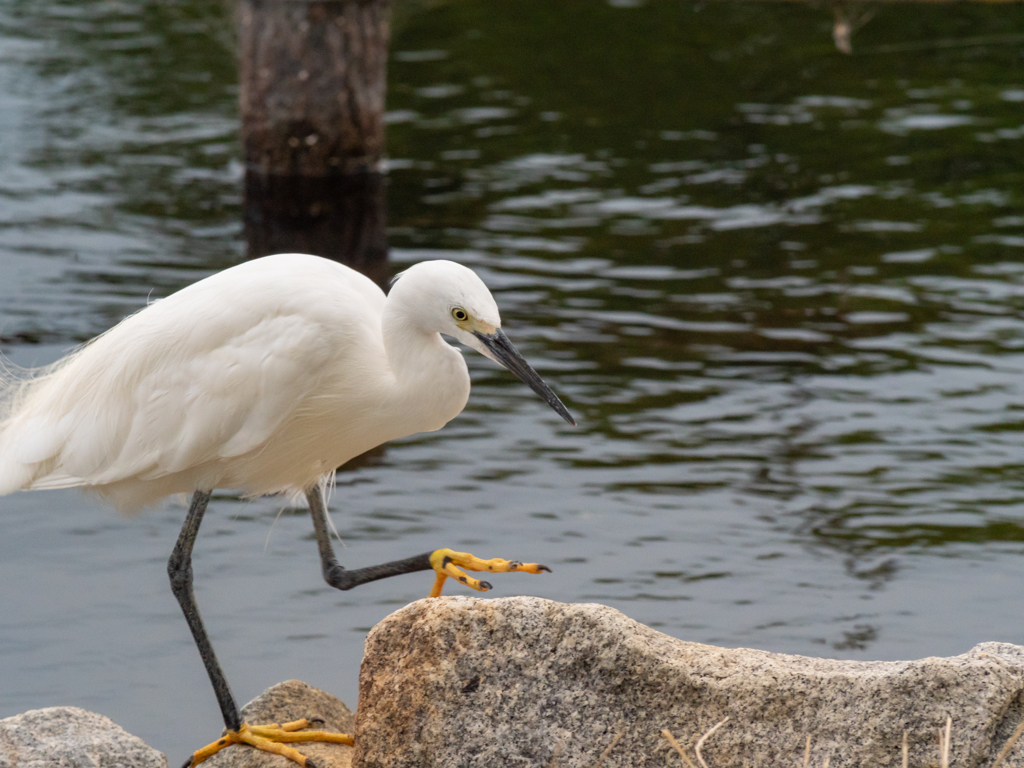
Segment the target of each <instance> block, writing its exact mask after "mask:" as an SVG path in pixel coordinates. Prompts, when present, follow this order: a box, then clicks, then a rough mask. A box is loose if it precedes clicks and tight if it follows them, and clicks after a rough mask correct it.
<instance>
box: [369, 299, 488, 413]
mask: <svg viewBox="0 0 1024 768" xmlns="http://www.w3.org/2000/svg"><path fill="white" fill-rule="evenodd" d="M381 330H382V331H383V336H384V349H385V351H386V352H387V356H388V363H389V365H390V366H391V372H392V375H393V376H394V383H395V387H396V395H397V397H398V399H399V400H400V401H402V402H403V404H404V407H405V408H406V409H407V411H408V412H409V413H410V415H413V414H415V415H416V418H417V419H421V420H422V424H420V425H419V426H417V428H416V431H418V432H429V431H433V430H435V429H440V428H441V427H443V426H444V425H445V424H447V423H448V422H449V421H451V420H452V419H453V418H455V417H456V416H457V415H458V414H459V413H460V412H461V411H462V409H463V408H464V407H465V406H466V401H467V400H468V399H469V372H468V370H467V368H466V361H465V359H463V357H462V353H461V352H459V351H458V350H457V349H455V348H454V347H452V346H451V345H450V344H448V343H447V342H446V341H445V340H444V339H443V338H441V334H439V333H437V332H435V331H427V330H424V329H423V327H422V326H421V325H420V324H419V323H416V322H415V321H414V319H413V318H411V317H409V316H407V314H406V313H404V312H403V311H402V310H401V308H400V307H399V308H395V307H393V306H389V307H386V308H385V311H384V316H383V318H382V328H381Z"/></svg>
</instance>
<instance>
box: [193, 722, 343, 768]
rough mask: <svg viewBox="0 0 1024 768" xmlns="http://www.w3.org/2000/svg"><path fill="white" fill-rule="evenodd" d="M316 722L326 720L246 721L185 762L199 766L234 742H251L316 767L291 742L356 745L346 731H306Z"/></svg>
mask: <svg viewBox="0 0 1024 768" xmlns="http://www.w3.org/2000/svg"><path fill="white" fill-rule="evenodd" d="M314 722H323V721H322V720H305V719H303V720H295V721H294V722H291V723H285V724H284V725H279V724H277V723H271V724H270V725H248V724H247V723H242V727H241V728H239V729H238V730H237V731H227V732H225V734H224V735H223V736H221V737H220V738H219V739H217V740H216V741H215V742H213V743H212V744H208V745H207V746H205V747H203V748H202V749H200V750H197V751H196V752H195V753H193V755H192V759H191V760H189V761H188V762H187V763H185V765H184V766H183V768H189V766H196V765H199V764H200V763H201V762H203V761H204V760H206V759H207V758H209V757H212V756H213V755H215V754H217V753H218V752H220V751H221V750H222V749H224V748H225V747H230V746H231V745H232V744H248V745H249V746H250V747H256V749H262V750H263V751H264V752H272V753H274V754H275V755H282V756H284V757H287V758H288V759H289V760H292V761H294V762H296V763H298V764H299V765H301V766H303V768H316V764H315V763H314V762H313V761H312V760H310V759H309V758H308V757H306V756H305V755H303V754H302V753H301V752H299V751H298V750H297V749H294V748H292V747H289V746H286V745H287V743H295V742H299V741H327V742H331V743H332V744H347V745H348V746H350V747H351V746H352V737H351V736H348V735H346V734H344V733H329V732H327V731H304V730H302V729H303V728H308V727H309V726H310V725H312V724H313V723H314Z"/></svg>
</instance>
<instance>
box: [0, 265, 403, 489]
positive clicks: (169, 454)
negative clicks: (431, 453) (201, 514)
mask: <svg viewBox="0 0 1024 768" xmlns="http://www.w3.org/2000/svg"><path fill="white" fill-rule="evenodd" d="M331 266H332V267H337V266H338V265H331ZM236 269H240V268H236ZM232 271H234V270H228V272H232ZM224 274H228V273H227V272H225V273H221V275H224ZM215 277H220V275H218V276H215ZM235 277H236V278H237V277H238V276H237V275H236V276H235ZM242 277H245V275H244V274H243V275H242ZM260 277H261V279H260V280H258V281H255V283H254V284H247V283H246V282H245V281H244V280H240V279H236V280H235V281H232V282H227V281H224V280H221V281H220V284H218V283H217V282H216V281H214V280H212V279H210V280H207V281H203V282H202V283H199V284H196V286H192V288H197V287H198V286H203V284H204V283H213V284H212V285H210V284H207V285H205V286H204V288H205V290H193V291H191V293H190V292H189V291H190V289H185V290H184V291H181V292H179V293H178V294H175V295H173V296H171V297H169V298H167V299H164V300H162V301H160V302H157V303H155V304H153V305H151V306H150V307H147V308H146V309H145V310H143V311H141V312H139V313H138V314H136V315H133V316H132V317H130V318H128V319H126V320H125V321H123V322H122V323H121V324H119V325H118V326H116V327H115V328H113V329H111V330H110V331H108V332H107V333H106V334H104V335H103V336H101V337H99V338H98V339H96V340H95V341H94V342H92V343H91V344H89V345H87V346H86V347H84V348H83V349H82V350H81V351H79V352H78V353H76V355H75V356H74V357H72V358H71V359H70V360H69V361H68V363H67V364H66V365H64V366H62V367H60V368H58V369H57V370H56V371H55V372H54V373H53V374H52V375H50V376H49V377H47V379H46V380H45V381H44V382H41V383H40V384H41V385H40V387H39V391H38V392H36V393H34V394H33V397H32V399H31V401H30V402H28V403H27V404H26V407H25V408H23V409H22V411H21V412H20V414H19V416H18V417H16V418H15V419H14V420H12V422H11V423H9V424H8V425H7V427H6V429H5V430H4V433H3V434H2V435H0V438H3V439H2V440H0V454H2V452H3V449H4V446H3V444H4V443H7V444H8V448H7V450H8V453H10V452H11V449H10V445H11V444H13V445H14V446H15V447H14V453H15V458H16V459H17V461H18V462H20V464H21V465H22V466H23V467H25V468H26V469H27V468H29V467H31V468H32V471H31V473H30V474H31V480H30V482H29V483H28V486H29V487H33V488H41V487H66V486H71V485H104V484H108V483H114V482H119V481H125V480H132V479H138V480H151V479H154V478H158V477H162V476H165V475H169V474H173V473H176V472H182V471H185V470H188V469H191V468H195V467H198V466H200V465H204V464H208V463H209V462H215V461H217V460H219V459H227V458H230V457H233V456H239V455H242V454H245V453H248V452H250V451H253V450H257V449H259V448H260V447H261V446H262V445H264V444H265V443H266V442H267V441H268V440H270V438H271V437H272V436H273V434H274V432H275V430H277V429H278V428H279V427H280V425H281V424H282V423H283V422H284V421H285V420H286V419H288V417H289V416H290V415H291V414H292V413H293V411H294V410H295V409H296V408H297V407H301V404H302V402H303V401H304V399H305V398H307V397H308V396H310V395H311V394H313V393H314V392H315V390H316V388H317V387H318V386H321V383H322V381H323V376H324V375H325V372H326V371H327V370H328V369H329V367H330V366H328V362H330V363H332V365H333V364H334V363H336V358H337V357H338V355H339V354H341V355H343V354H344V351H345V350H346V349H348V348H350V347H351V346H352V344H351V343H350V341H352V339H350V338H349V337H353V336H357V337H359V338H362V337H365V336H366V335H367V325H366V322H365V318H374V317H376V318H379V309H380V307H381V306H382V303H383V294H382V293H381V292H380V290H379V289H378V288H376V286H374V285H373V284H372V283H370V281H368V280H366V283H369V285H370V286H372V288H373V290H374V291H376V294H378V295H374V294H373V292H372V291H368V289H367V287H366V285H364V284H362V283H358V284H357V286H356V288H357V289H358V290H350V289H346V285H345V284H342V285H326V284H321V285H319V286H318V287H314V288H313V289H312V290H311V289H310V286H309V285H308V284H304V285H302V286H301V288H302V290H301V291H299V292H298V293H296V292H294V291H290V290H289V285H288V284H287V280H288V278H287V276H285V275H282V276H280V279H279V280H277V281H274V280H271V281H267V280H265V279H262V278H264V277H265V276H263V275H261V276H260ZM360 278H361V276H360ZM346 279H347V280H349V281H351V279H352V278H350V277H348V276H347V275H346ZM361 279H362V280H365V278H361ZM349 288H351V286H350V287H349ZM375 322H377V323H378V324H379V319H378V320H376V321H375ZM370 326H371V327H372V322H371V323H370ZM378 333H379V331H378ZM2 463H3V462H2V461H0V464H2ZM22 487H26V484H25V483H23V484H22Z"/></svg>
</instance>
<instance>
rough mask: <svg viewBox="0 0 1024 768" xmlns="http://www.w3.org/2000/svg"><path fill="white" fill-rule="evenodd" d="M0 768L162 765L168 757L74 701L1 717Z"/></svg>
mask: <svg viewBox="0 0 1024 768" xmlns="http://www.w3.org/2000/svg"><path fill="white" fill-rule="evenodd" d="M0 766H2V768H55V767H58V766H59V767H60V768H115V766H116V768H167V759H166V758H165V757H164V756H163V755H162V754H161V753H160V752H157V751H156V750H155V749H153V748H152V747H150V746H147V745H146V743H145V742H144V741H142V739H140V738H138V737H137V736H132V735H131V734H130V733H128V732H127V731H125V730H124V729H123V728H121V727H120V726H118V725H115V724H114V723H113V722H112V721H111V720H110V719H109V718H107V717H104V716H103V715H97V714H96V713H95V712H87V711H86V710H84V709H79V708H78V707H48V708H46V709H33V710H30V711H28V712H25V713H23V714H20V715H15V716H14V717H8V718H5V719H3V720H0Z"/></svg>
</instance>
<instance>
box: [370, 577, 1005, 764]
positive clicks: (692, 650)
mask: <svg viewBox="0 0 1024 768" xmlns="http://www.w3.org/2000/svg"><path fill="white" fill-rule="evenodd" d="M947 716H948V717H951V718H952V738H951V749H950V763H949V764H950V765H952V766H964V767H966V766H981V765H985V766H990V765H991V764H992V762H993V759H994V758H995V756H996V754H997V753H998V752H999V750H1000V749H1001V748H1002V747H1003V746H1004V745H1005V744H1006V743H1007V741H1008V739H1009V738H1010V735H1011V733H1012V732H1013V731H1014V729H1015V728H1016V726H1017V724H1018V723H1020V722H1021V718H1022V716H1024V648H1022V647H1020V646H1016V645H1011V644H1008V643H985V644H983V645H979V646H977V647H975V648H974V649H973V650H971V651H970V652H968V653H965V654H964V655H962V656H956V657H953V658H948V659H943V658H928V659H922V660H920V661H901V662H858V661H835V660H830V659H816V658H806V657H802V656H789V655H783V654H777V653H767V652H765V651H757V650H750V649H745V648H738V649H725V648H715V647H712V646H708V645H701V644H698V643H689V642H684V641H682V640H677V639H675V638H672V637H669V636H667V635H664V634H662V633H660V632H656V631H655V630H653V629H651V628H649V627H646V626H643V625H642V624H638V623H637V622H635V621H632V620H630V619H628V618H627V617H625V616H623V615H622V614H621V613H619V612H618V611H615V610H613V609H611V608H608V607H606V606H601V605H564V604H561V603H555V602H551V601H548V600H541V599H537V598H526V597H518V598H506V599H499V600H486V599H478V598H468V597H451V598H439V599H434V600H421V601H418V602H416V603H413V604H412V605H409V606H407V607H406V608H403V609H402V610H400V611H398V612H396V613H394V614H392V615H391V616H389V617H388V618H386V619H385V620H384V621H382V622H381V623H380V624H378V625H377V626H376V627H374V629H373V631H372V632H371V633H370V635H369V637H368V638H367V641H366V655H365V657H364V659H363V665H362V669H361V672H360V678H359V711H358V713H357V716H356V721H357V722H356V746H355V757H354V765H355V766H356V767H357V768H385V767H387V768H400V767H401V768H404V767H405V766H417V768H427V767H429V766H434V767H436V768H463V767H466V766H481V768H483V767H485V766H486V767H487V768H519V767H522V768H527V767H529V768H570V767H571V768H587V767H589V766H596V765H597V764H598V763H600V765H601V768H615V767H616V766H620V767H621V768H642V767H644V766H648V767H650V768H654V767H655V766H657V768H665V766H682V765H683V764H684V763H683V761H682V759H681V758H680V757H679V755H678V754H676V753H675V750H674V749H673V748H672V747H671V746H670V744H669V743H668V741H667V740H666V739H665V738H663V737H662V736H661V732H662V729H669V730H670V731H671V732H672V734H673V735H674V736H675V738H676V739H678V741H679V742H680V744H681V745H682V746H683V747H685V748H686V751H687V754H688V757H689V759H690V760H691V761H693V762H694V763H697V760H696V756H695V754H694V752H693V745H694V743H695V742H696V741H697V739H698V738H700V737H701V735H702V734H705V733H707V732H708V731H709V730H710V729H711V728H712V727H713V726H715V725H716V724H717V723H720V722H721V721H722V720H724V719H725V718H726V717H728V718H729V720H728V721H727V722H725V724H724V725H722V726H721V727H720V728H718V730H716V731H715V732H714V734H712V735H711V736H709V737H708V739H707V740H706V743H705V744H704V746H703V750H702V754H703V756H704V759H705V760H706V761H707V763H708V765H709V766H710V767H711V768H774V767H775V766H794V767H796V766H801V765H804V749H805V746H806V743H807V737H808V736H810V739H811V752H810V765H812V766H815V768H819V767H820V766H822V765H823V764H824V763H825V761H826V760H829V761H830V765H831V768H854V767H857V768H864V767H866V766H870V767H871V768H884V767H885V766H899V765H901V763H902V754H901V742H902V740H903V734H904V732H906V733H907V741H908V746H909V750H910V764H911V765H914V766H924V765H929V764H932V765H939V764H940V757H939V750H938V746H937V740H938V735H939V729H940V728H942V727H944V726H945V724H946V718H947ZM1021 741H1022V742H1024V738H1022V739H1021ZM1011 767H1013V768H1022V767H1024V744H1017V745H1016V746H1014V747H1013V748H1012V749H1011V750H1009V753H1008V755H1007V757H1006V758H1005V761H1004V762H1003V763H1002V768H1011Z"/></svg>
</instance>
